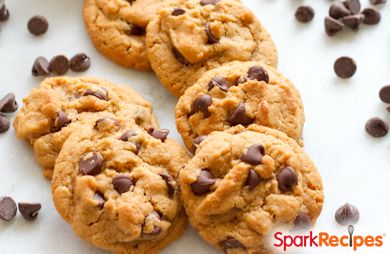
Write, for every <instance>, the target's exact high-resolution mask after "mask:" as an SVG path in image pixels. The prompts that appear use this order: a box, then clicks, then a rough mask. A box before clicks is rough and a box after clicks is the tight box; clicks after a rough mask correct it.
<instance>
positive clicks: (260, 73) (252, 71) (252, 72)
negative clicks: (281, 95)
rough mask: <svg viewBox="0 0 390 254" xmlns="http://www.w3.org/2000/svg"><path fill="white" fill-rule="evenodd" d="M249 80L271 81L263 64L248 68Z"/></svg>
mask: <svg viewBox="0 0 390 254" xmlns="http://www.w3.org/2000/svg"><path fill="white" fill-rule="evenodd" d="M247 79H248V80H257V81H264V82H265V83H268V82H269V76H268V72H267V71H266V70H265V69H264V68H263V67H261V66H252V67H250V68H249V70H248V75H247Z"/></svg>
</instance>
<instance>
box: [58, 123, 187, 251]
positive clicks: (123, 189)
mask: <svg viewBox="0 0 390 254" xmlns="http://www.w3.org/2000/svg"><path fill="white" fill-rule="evenodd" d="M167 134H168V133H167V132H166V131H165V130H158V129H156V130H150V131H149V133H148V132H146V131H145V130H143V129H142V128H139V127H138V126H136V125H133V124H132V123H129V122H128V121H127V119H123V118H120V117H117V118H115V119H110V118H107V119H105V120H104V121H103V122H100V123H96V124H92V125H91V124H86V125H84V126H82V127H80V128H79V130H78V131H77V132H74V133H73V134H72V135H71V137H69V139H68V140H67V141H66V142H65V144H64V145H63V148H62V150H61V153H60V154H59V156H58V159H57V162H56V165H55V170H54V175H53V180H52V195H53V200H54V204H55V206H56V208H57V210H58V212H59V213H60V215H61V216H62V217H63V218H64V219H65V220H66V221H67V222H68V223H70V224H71V225H72V227H73V230H74V231H75V233H76V234H77V235H78V236H79V237H80V238H82V239H84V240H86V241H88V242H90V243H91V244H92V245H94V246H97V247H100V248H103V249H106V250H109V251H111V252H113V253H117V254H153V253H157V252H158V251H159V250H161V249H162V248H164V247H166V246H167V245H168V244H170V243H171V242H173V241H174V240H176V239H178V238H179V237H180V236H181V235H182V233H183V232H184V230H185V228H186V216H185V213H184V209H182V206H181V204H180V191H179V187H178V183H177V179H176V178H177V175H178V172H179V170H180V169H181V168H183V167H184V165H185V163H186V162H187V161H188V158H189V157H188V155H187V153H186V151H185V150H184V149H183V148H182V147H181V146H180V145H179V144H178V143H177V142H175V141H173V140H171V139H169V138H167Z"/></svg>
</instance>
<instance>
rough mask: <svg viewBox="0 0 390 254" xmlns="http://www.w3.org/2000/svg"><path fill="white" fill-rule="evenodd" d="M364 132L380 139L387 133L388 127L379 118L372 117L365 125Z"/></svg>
mask: <svg viewBox="0 0 390 254" xmlns="http://www.w3.org/2000/svg"><path fill="white" fill-rule="evenodd" d="M365 128H366V131H367V133H368V134H370V135H371V136H373V137H375V138H381V137H384V136H386V135H387V133H388V132H389V125H388V124H387V123H385V121H383V120H382V119H381V118H379V117H373V118H371V119H369V120H368V121H367V123H366V126H365Z"/></svg>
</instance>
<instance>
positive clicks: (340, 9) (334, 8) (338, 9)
mask: <svg viewBox="0 0 390 254" xmlns="http://www.w3.org/2000/svg"><path fill="white" fill-rule="evenodd" d="M350 15H352V12H351V11H350V10H349V9H348V8H347V7H345V5H344V4H343V3H342V2H340V1H334V2H333V3H332V5H331V6H330V8H329V16H331V17H332V18H334V19H340V18H343V17H345V16H350Z"/></svg>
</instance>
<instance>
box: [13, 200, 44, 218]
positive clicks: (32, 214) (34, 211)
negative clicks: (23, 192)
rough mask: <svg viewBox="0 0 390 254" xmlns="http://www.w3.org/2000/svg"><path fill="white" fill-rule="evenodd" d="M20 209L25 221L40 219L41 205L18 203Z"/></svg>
mask: <svg viewBox="0 0 390 254" xmlns="http://www.w3.org/2000/svg"><path fill="white" fill-rule="evenodd" d="M18 208H19V212H20V214H21V215H22V216H23V218H24V219H26V220H28V221H34V220H35V219H36V218H37V217H38V212H39V210H41V208H42V205H41V204H40V203H18Z"/></svg>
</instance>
